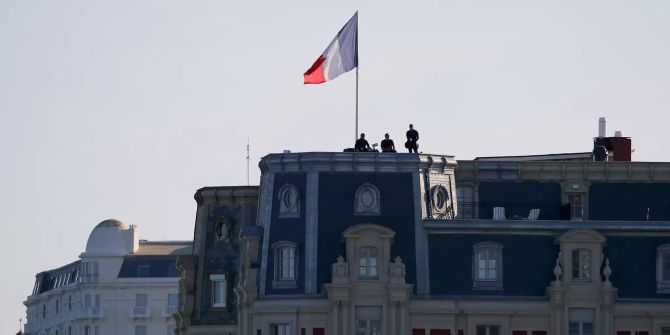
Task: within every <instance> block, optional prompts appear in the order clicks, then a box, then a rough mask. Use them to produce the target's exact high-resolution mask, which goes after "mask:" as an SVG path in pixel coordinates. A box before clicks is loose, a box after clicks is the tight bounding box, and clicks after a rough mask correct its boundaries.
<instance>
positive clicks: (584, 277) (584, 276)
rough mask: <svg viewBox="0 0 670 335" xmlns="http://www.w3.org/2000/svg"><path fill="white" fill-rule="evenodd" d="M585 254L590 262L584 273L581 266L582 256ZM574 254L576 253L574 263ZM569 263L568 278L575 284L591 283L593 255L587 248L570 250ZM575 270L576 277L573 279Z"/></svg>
mask: <svg viewBox="0 0 670 335" xmlns="http://www.w3.org/2000/svg"><path fill="white" fill-rule="evenodd" d="M582 252H585V254H586V255H588V257H589V260H590V261H591V264H590V268H589V270H588V271H586V270H585V269H584V267H583V265H582V260H583V254H582ZM575 253H577V262H575ZM570 263H571V265H572V267H571V268H570V278H571V279H572V281H573V282H575V283H591V282H592V281H593V255H592V253H591V249H587V248H576V249H572V251H571V252H570ZM575 270H576V271H578V273H577V277H575Z"/></svg>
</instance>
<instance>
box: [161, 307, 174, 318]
mask: <svg viewBox="0 0 670 335" xmlns="http://www.w3.org/2000/svg"><path fill="white" fill-rule="evenodd" d="M175 314H177V306H165V308H164V309H163V317H165V318H171V317H173V316H174V315H175Z"/></svg>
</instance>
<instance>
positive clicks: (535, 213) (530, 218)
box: [526, 208, 540, 220]
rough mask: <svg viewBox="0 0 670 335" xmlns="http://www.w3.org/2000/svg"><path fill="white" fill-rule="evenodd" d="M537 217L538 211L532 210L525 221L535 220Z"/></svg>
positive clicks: (538, 215) (537, 209) (536, 209)
mask: <svg viewBox="0 0 670 335" xmlns="http://www.w3.org/2000/svg"><path fill="white" fill-rule="evenodd" d="M538 217H540V209H539V208H533V209H531V210H530V212H529V213H528V218H527V219H526V220H537V218H538Z"/></svg>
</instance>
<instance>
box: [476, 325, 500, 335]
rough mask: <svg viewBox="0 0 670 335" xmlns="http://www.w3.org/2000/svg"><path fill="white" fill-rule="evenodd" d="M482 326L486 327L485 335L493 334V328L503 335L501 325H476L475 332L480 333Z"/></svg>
mask: <svg viewBox="0 0 670 335" xmlns="http://www.w3.org/2000/svg"><path fill="white" fill-rule="evenodd" d="M481 328H484V333H485V335H491V329H496V330H497V331H498V334H497V335H502V327H501V326H500V325H491V324H489V325H476V326H475V334H479V330H480V329H481Z"/></svg>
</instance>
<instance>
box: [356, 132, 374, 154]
mask: <svg viewBox="0 0 670 335" xmlns="http://www.w3.org/2000/svg"><path fill="white" fill-rule="evenodd" d="M354 149H355V150H356V151H357V152H368V151H370V150H371V149H370V144H368V141H366V140H365V134H364V133H361V138H359V139H357V140H356V145H354Z"/></svg>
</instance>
